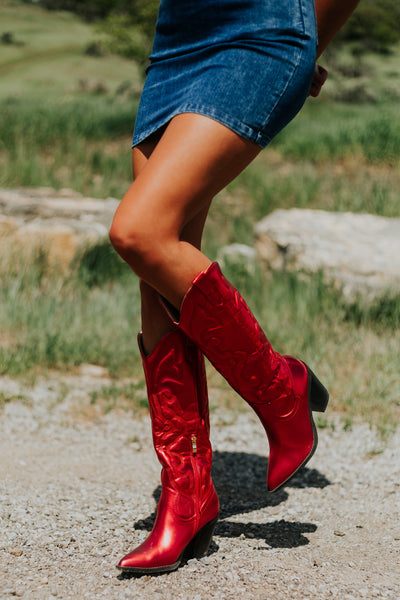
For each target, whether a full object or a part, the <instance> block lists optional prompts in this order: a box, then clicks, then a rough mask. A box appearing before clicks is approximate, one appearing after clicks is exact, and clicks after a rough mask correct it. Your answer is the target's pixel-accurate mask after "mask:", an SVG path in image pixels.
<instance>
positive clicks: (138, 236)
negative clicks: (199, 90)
mask: <svg viewBox="0 0 400 600" xmlns="http://www.w3.org/2000/svg"><path fill="white" fill-rule="evenodd" d="M258 152H259V148H258V147H257V146H255V145H254V144H252V143H251V142H248V141H246V140H243V139H242V138H240V137H239V136H237V135H236V134H235V133H233V132H231V131H230V130H229V129H227V128H225V127H224V126H222V125H220V124H219V123H216V122H214V121H212V120H210V119H208V118H206V117H202V116H200V115H193V114H186V115H180V116H178V117H176V118H175V119H173V120H172V121H171V123H170V125H169V126H168V128H167V129H166V131H165V133H164V135H163V136H162V138H161V140H160V142H159V143H158V145H157V146H156V148H155V149H154V151H153V153H152V155H151V156H150V158H149V160H148V161H147V163H146V166H145V167H144V168H143V170H142V171H141V172H140V174H139V176H138V178H137V179H136V181H135V183H134V185H133V186H132V187H131V188H130V190H129V191H128V193H127V194H126V196H125V198H124V200H123V201H122V203H121V205H120V208H119V210H118V211H117V213H116V215H115V219H114V222H113V226H112V229H111V233H110V235H111V239H112V241H113V243H114V246H115V247H116V249H117V251H118V252H119V253H120V254H121V256H122V257H123V258H124V259H125V260H126V262H128V264H129V265H130V266H131V267H132V269H133V270H134V271H135V272H136V273H137V274H138V275H139V276H140V277H141V278H142V279H144V280H145V281H146V282H147V283H148V284H150V285H151V286H152V287H153V288H155V289H156V290H157V291H158V292H159V293H160V294H161V295H162V296H164V297H165V298H166V299H167V300H168V301H169V303H170V304H172V306H174V307H175V308H177V309H179V310H180V317H175V322H176V324H177V325H179V327H180V328H181V329H182V330H183V331H184V332H185V333H186V334H187V335H188V336H189V337H190V338H191V339H192V340H193V341H194V342H195V343H196V344H197V345H198V346H199V348H200V349H201V350H202V351H203V352H204V354H205V355H206V356H207V357H208V358H209V359H210V360H211V362H212V363H213V364H214V366H215V367H216V368H217V370H218V371H220V373H221V374H222V375H223V376H224V377H225V378H226V379H227V381H228V382H229V383H230V384H231V385H232V387H233V388H234V389H235V390H236V391H237V392H238V393H239V394H240V395H242V397H243V398H244V399H245V400H246V401H247V402H248V403H249V404H250V405H251V406H252V407H253V408H254V410H255V411H256V412H257V414H258V416H259V417H260V419H261V421H262V423H263V425H264V428H265V430H266V433H267V435H268V439H269V442H270V458H269V463H268V486H269V488H270V489H271V490H273V489H277V488H278V487H280V486H281V485H282V484H283V483H285V482H286V481H287V480H288V479H289V478H290V477H291V476H292V475H293V474H294V473H295V472H296V471H297V470H298V469H299V468H300V467H301V466H302V465H304V464H305V463H306V462H307V461H308V460H309V458H311V456H312V454H313V452H314V451H315V448H316V445H317V434H316V429H315V425H314V422H313V419H312V413H311V411H312V410H325V408H326V404H327V401H328V393H327V391H326V390H325V388H324V387H323V386H322V385H321V384H320V382H319V381H318V380H317V378H316V377H315V376H314V375H313V373H312V372H311V371H310V370H309V369H308V367H307V366H306V365H304V364H303V363H302V362H301V361H299V360H297V359H295V358H293V357H282V356H280V355H279V354H278V353H276V352H274V351H273V350H272V348H271V345H270V344H269V342H268V340H267V338H266V337H265V335H264V333H263V332H262V330H261V329H260V327H259V325H258V323H257V321H256V320H255V318H254V316H253V315H252V313H251V312H250V310H249V308H248V307H247V305H246V303H245V302H244V301H243V299H242V298H241V296H240V294H239V293H238V292H237V290H234V288H232V286H231V285H230V284H229V282H227V281H226V279H225V278H224V277H223V275H222V273H221V272H220V270H219V269H218V267H217V265H212V264H211V262H210V260H209V259H208V258H207V257H205V256H204V254H202V253H201V251H200V250H198V249H197V248H195V247H194V246H192V245H191V244H189V243H187V242H185V241H183V240H182V238H181V233H182V231H183V229H184V227H185V226H186V225H187V224H188V223H189V222H190V221H191V220H192V219H193V218H194V217H195V216H196V215H198V214H199V212H200V211H202V210H205V208H206V207H207V206H208V204H209V202H210V200H211V198H212V197H213V196H214V195H215V194H216V193H217V192H218V191H219V190H220V189H221V188H222V187H224V186H225V185H227V183H229V182H230V181H231V180H232V179H233V178H234V177H235V176H236V175H237V174H238V173H239V172H240V171H241V170H242V169H243V168H244V167H245V166H246V165H247V164H248V163H249V162H250V161H251V160H252V159H253V158H254V157H255V156H256V155H257V154H258Z"/></svg>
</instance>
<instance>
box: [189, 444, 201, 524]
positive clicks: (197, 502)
mask: <svg viewBox="0 0 400 600" xmlns="http://www.w3.org/2000/svg"><path fill="white" fill-rule="evenodd" d="M191 443H192V466H193V476H194V486H195V496H196V499H195V506H196V528H197V526H198V524H199V521H200V473H199V466H198V463H197V458H196V457H197V436H196V435H192V436H191Z"/></svg>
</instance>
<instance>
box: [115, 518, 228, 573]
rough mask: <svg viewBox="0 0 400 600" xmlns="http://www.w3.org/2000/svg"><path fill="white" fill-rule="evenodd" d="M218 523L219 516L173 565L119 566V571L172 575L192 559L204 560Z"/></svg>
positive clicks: (208, 524) (201, 530)
mask: <svg viewBox="0 0 400 600" xmlns="http://www.w3.org/2000/svg"><path fill="white" fill-rule="evenodd" d="M217 521H218V515H217V516H216V517H215V519H213V520H212V521H209V523H206V524H205V525H204V526H203V527H202V528H201V529H200V530H199V531H198V532H197V533H196V535H195V536H194V537H193V538H192V539H191V540H190V542H189V543H188V545H187V546H186V548H185V549H184V550H183V552H182V553H181V555H180V556H179V558H178V560H177V561H175V562H174V563H173V564H172V565H163V566H160V567H120V566H117V569H119V570H120V571H122V573H127V574H131V575H158V574H161V573H170V572H171V571H176V569H178V568H179V567H180V566H181V564H182V563H185V562H186V561H188V560H190V559H191V558H202V557H203V556H206V554H207V552H208V550H209V548H210V544H211V540H212V536H213V534H214V529H215V525H216V524H217Z"/></svg>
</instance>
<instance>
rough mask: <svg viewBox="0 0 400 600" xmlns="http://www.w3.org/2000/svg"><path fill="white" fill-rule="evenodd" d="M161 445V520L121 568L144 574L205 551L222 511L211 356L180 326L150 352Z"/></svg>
mask: <svg viewBox="0 0 400 600" xmlns="http://www.w3.org/2000/svg"><path fill="white" fill-rule="evenodd" d="M138 341H139V348H140V350H141V354H142V360H143V367H144V372H145V377H146V384H147V391H148V398H149V404H150V415H151V421H152V432H153V442H154V448H155V451H156V453H157V456H158V459H159V461H160V463H161V465H162V467H163V468H162V472H161V483H162V492H161V497H160V501H159V503H158V507H157V516H156V520H155V523H154V527H153V529H152V531H151V533H150V535H149V536H148V538H147V539H146V540H145V541H144V542H143V543H142V544H141V545H140V546H138V548H136V549H135V550H133V551H132V552H130V553H129V554H127V555H126V556H125V557H124V558H123V559H122V560H121V561H120V562H119V564H118V568H119V569H121V570H122V571H127V572H130V573H133V574H137V575H145V574H152V573H164V572H168V571H173V570H174V569H177V568H178V567H179V565H180V564H181V562H182V561H183V560H186V559H190V558H200V557H201V556H204V555H205V554H206V553H207V551H208V548H209V545H210V541H211V537H212V534H213V531H214V527H215V523H216V521H217V517H218V512H219V502H218V497H217V494H216V492H215V489H214V486H213V483H212V481H211V460H212V451H211V444H210V441H209V432H210V425H209V415H208V395H207V383H206V377H205V371H204V360H203V356H202V354H201V352H200V350H199V349H198V348H197V347H196V346H195V345H194V344H193V342H192V341H191V340H190V339H189V338H188V337H187V336H186V335H185V334H184V333H183V332H182V331H180V330H179V329H177V330H175V331H172V332H170V333H167V334H166V335H165V336H164V337H163V338H162V339H161V341H160V342H159V343H158V345H157V346H156V348H155V349H154V351H153V352H152V353H151V354H150V355H149V356H145V355H144V352H143V347H142V344H141V336H140V334H139V338H138Z"/></svg>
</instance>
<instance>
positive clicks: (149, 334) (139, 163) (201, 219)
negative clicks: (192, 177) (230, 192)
mask: <svg viewBox="0 0 400 600" xmlns="http://www.w3.org/2000/svg"><path fill="white" fill-rule="evenodd" d="M160 137H161V135H155V136H152V138H150V139H149V140H146V141H145V142H143V143H142V144H139V145H138V146H137V147H135V148H134V149H133V152H132V168H133V175H134V179H135V180H136V179H137V177H138V176H139V173H140V172H141V171H142V170H143V168H144V167H145V165H146V163H147V161H148V159H149V158H150V156H151V154H152V153H153V151H154V148H155V147H156V146H157V144H158V142H159V140H160ZM209 204H210V203H209ZM209 204H207V206H205V208H204V209H202V210H201V211H200V212H199V213H198V214H197V215H196V216H195V217H194V218H193V219H192V220H191V221H190V222H189V223H188V224H187V225H186V226H185V227H184V229H183V231H182V234H181V239H182V240H184V241H185V242H188V243H189V244H192V245H193V246H194V247H195V248H198V249H199V250H200V248H201V239H202V235H203V229H204V224H205V221H206V218H207V214H208V209H209ZM140 295H141V315H142V343H143V346H144V349H145V352H146V354H150V353H151V352H152V351H153V350H154V348H155V347H156V345H157V343H158V342H159V341H160V339H161V338H162V337H163V336H164V335H165V334H166V333H168V332H169V331H171V330H172V329H174V325H172V324H171V320H170V319H169V317H167V315H166V313H165V310H164V309H163V308H161V306H160V303H159V300H158V298H159V295H158V292H157V291H156V290H155V289H154V288H153V287H151V286H150V285H148V284H147V283H146V282H145V281H143V279H141V280H140Z"/></svg>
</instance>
